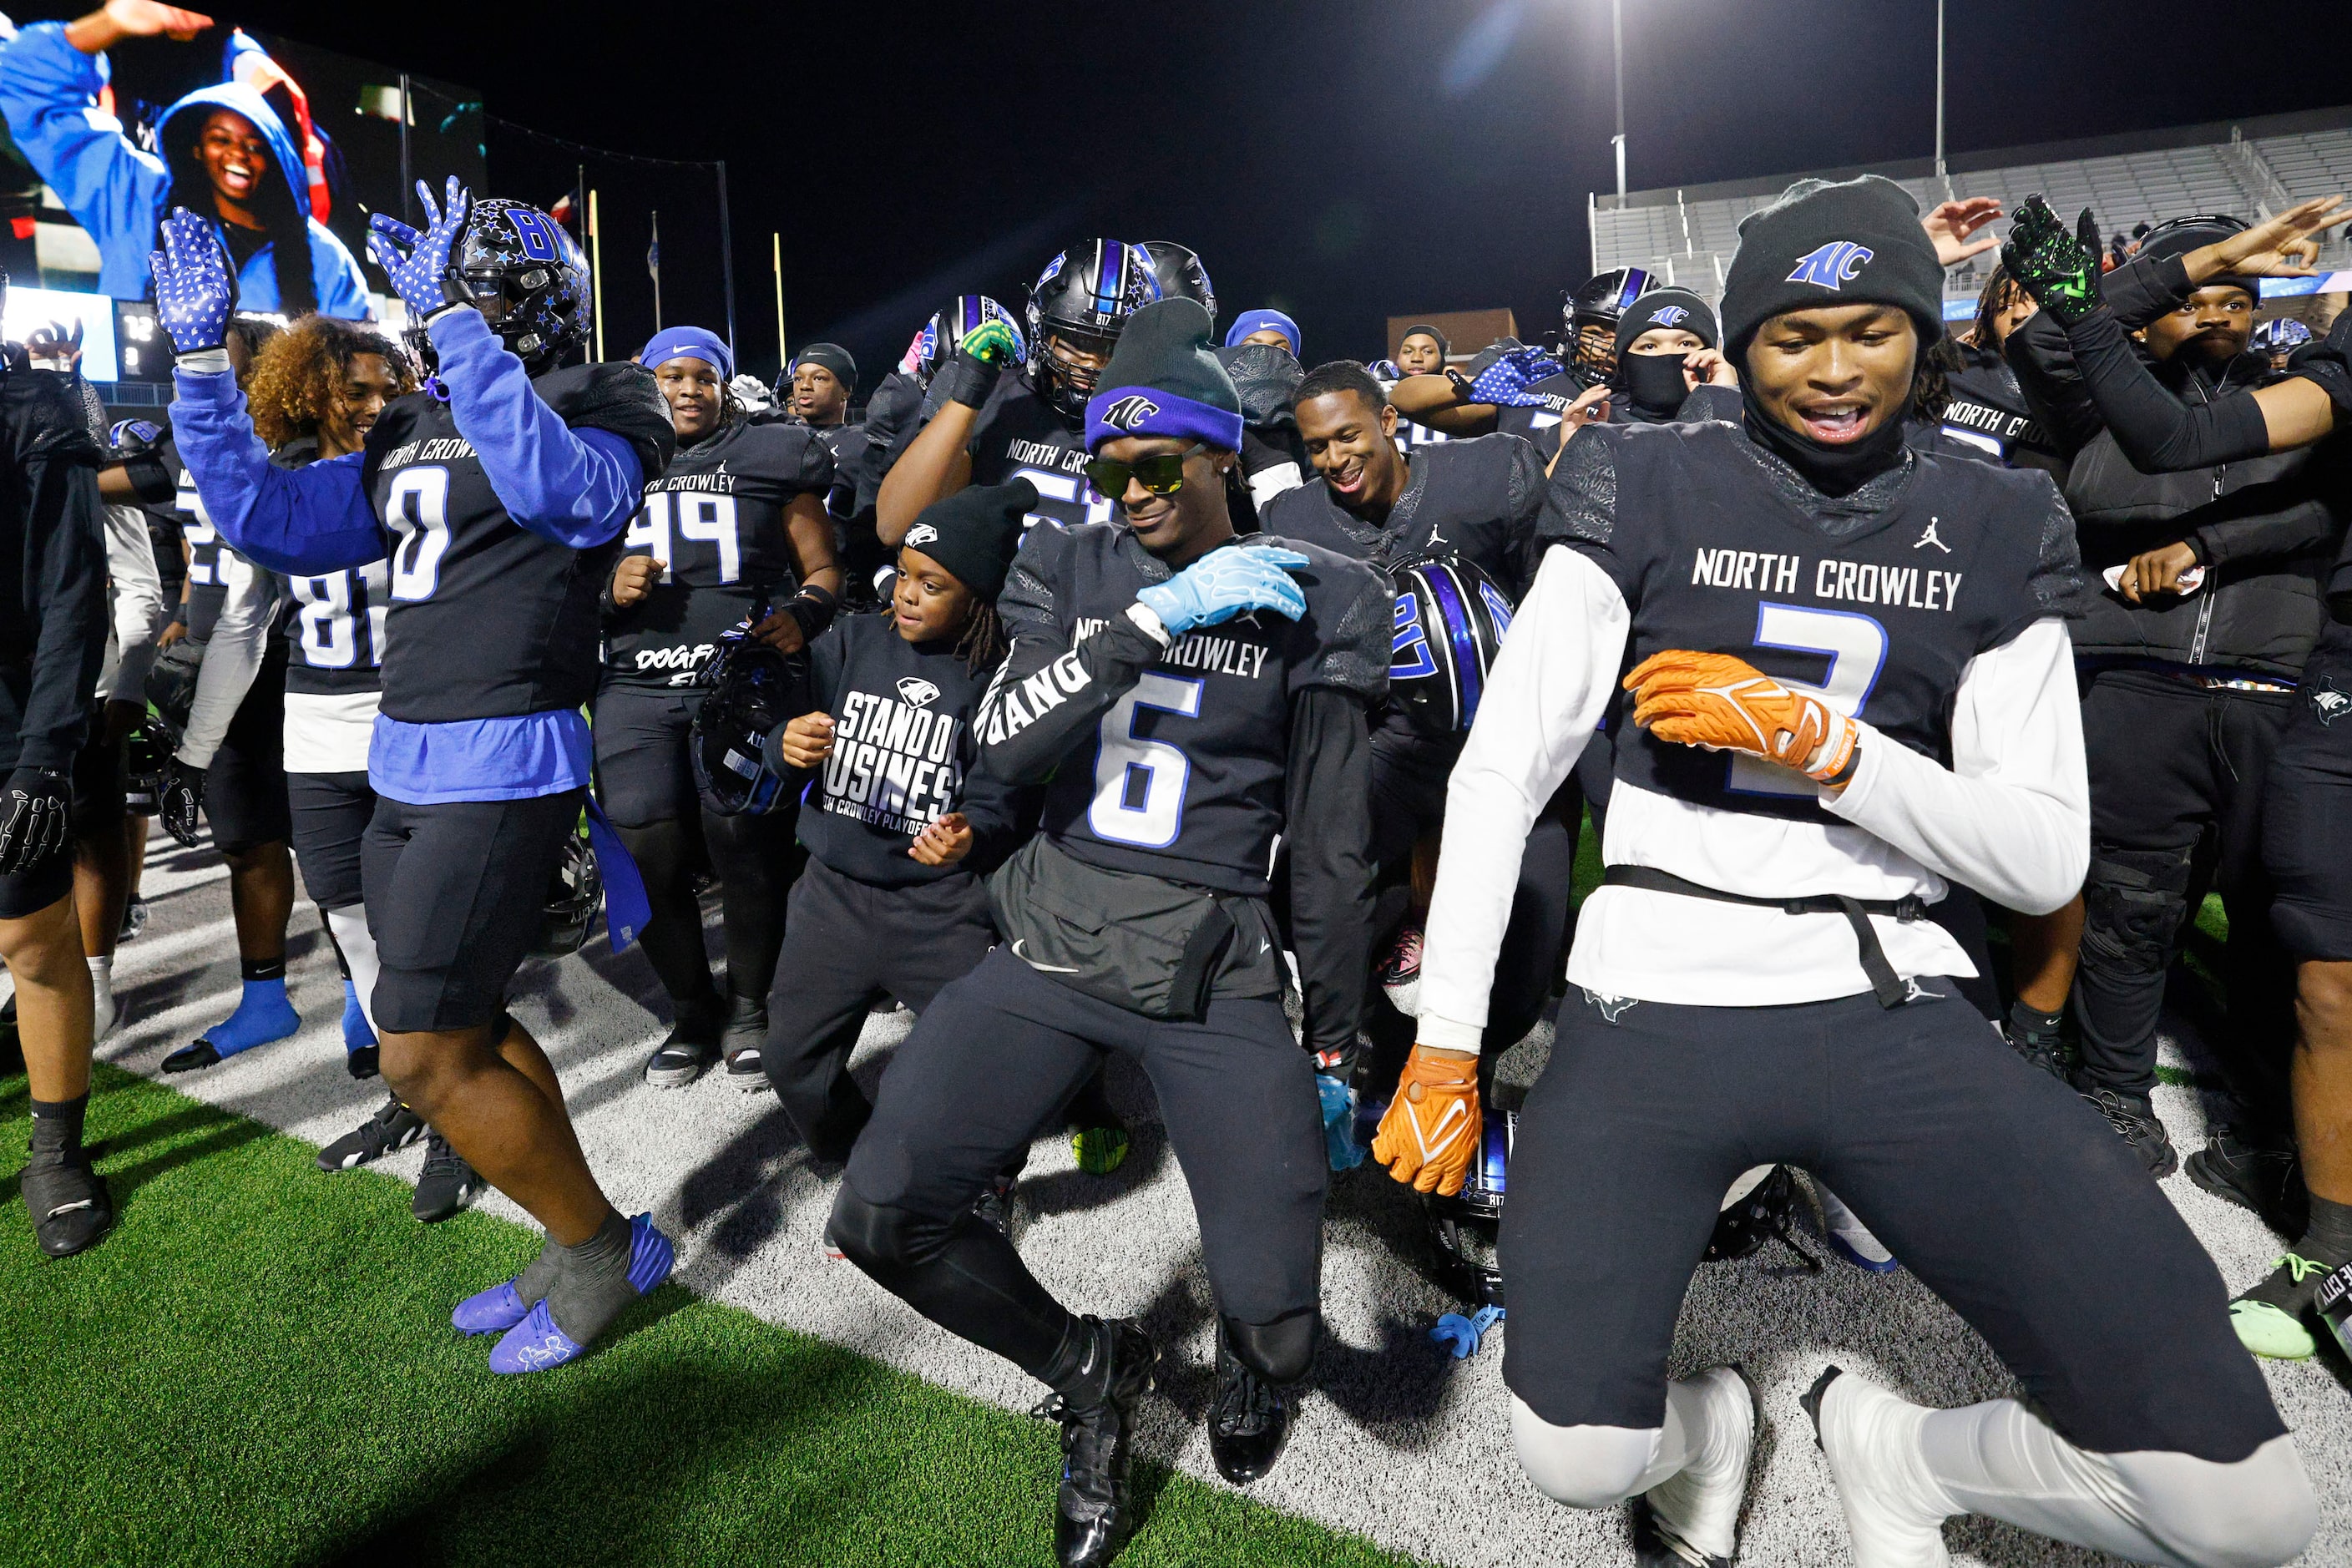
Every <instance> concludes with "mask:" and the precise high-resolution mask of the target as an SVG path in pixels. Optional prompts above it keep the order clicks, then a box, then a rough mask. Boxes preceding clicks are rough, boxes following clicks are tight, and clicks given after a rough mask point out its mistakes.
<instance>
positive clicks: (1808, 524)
mask: <svg viewBox="0 0 2352 1568" xmlns="http://www.w3.org/2000/svg"><path fill="white" fill-rule="evenodd" d="M1554 482H1555V487H1556V489H1559V492H1560V494H1559V505H1560V509H1561V516H1562V519H1563V521H1565V523H1566V525H1567V532H1566V535H1565V542H1567V543H1568V544H1569V546H1570V548H1572V549H1576V550H1579V551H1581V552H1584V553H1586V554H1588V555H1590V556H1591V558H1592V559H1593V560H1594V561H1595V562H1596V563H1599V564H1600V566H1601V569H1602V570H1603V571H1605V572H1607V573H1608V574H1609V575H1610V576H1611V578H1612V580H1614V581H1615V583H1616V584H1617V585H1618V588H1619V590H1620V591H1621V592H1622V593H1623V595H1624V596H1625V602H1626V604H1627V605H1628V606H1629V607H1630V608H1631V609H1632V611H1633V630H1632V635H1631V636H1630V637H1629V638H1628V640H1627V643H1626V648H1625V668H1627V669H1631V668H1633V666H1634V665H1637V664H1639V663H1640V662H1641V661H1642V660H1643V659H1645V658H1649V657H1650V656H1651V655H1652V654H1654V653H1660V652H1664V651H1665V650H1666V649H1669V648H1692V649H1696V650H1698V651H1701V652H1712V653H1725V654H1732V655H1736V656H1737V657H1738V658H1743V659H1746V660H1747V661H1748V663H1749V664H1751V665H1753V666H1755V667H1756V668H1758V669H1759V670H1761V671H1763V672H1764V673H1765V674H1767V675H1769V676H1771V677H1773V678H1774V679H1779V680H1782V681H1786V682H1788V683H1789V684H1790V685H1791V686H1797V687H1801V688H1802V689H1807V690H1810V691H1813V692H1817V693H1819V694H1820V695H1821V696H1822V697H1823V698H1824V699H1826V700H1828V701H1829V703H1830V704H1831V705H1832V707H1834V708H1836V709H1838V710H1840V711H1841V712H1844V713H1847V714H1850V715H1852V716H1853V717H1854V718H1857V719H1860V720H1863V721H1865V722H1867V723H1869V724H1870V725H1871V726H1872V727H1873V728H1874V729H1875V730H1876V731H1878V732H1879V733H1880V734H1882V735H1884V736H1885V737H1886V738H1887V739H1889V740H1891V741H1894V742H1897V743H1899V744H1901V745H1905V746H1908V747H1910V748H1911V749H1912V750H1913V751H1915V752H1920V753H1922V754H1923V755H1926V756H1929V757H1933V758H1935V759H1936V760H1937V762H1939V763H1944V764H1946V765H1947V766H1948V765H1949V764H1950V762H1951V738H1950V729H1949V725H1950V718H1951V710H1952V702H1953V698H1954V694H1955V693H1956V692H1957V691H1958V689H1959V684H1960V677H1961V675H1962V672H1963V671H1964V670H1965V669H1966V668H1967V667H1968V664H1969V660H1970V659H1972V658H1975V657H1976V656H1977V655H1978V654H1979V653H1983V652H1985V651H1987V650H1988V649H1990V648H1993V647H1999V646H2000V645H2001V644H2002V643H2004V642H2007V641H2008V640H2009V639H2010V638H2011V637H2015V636H2016V635H2017V634H2018V633H2019V632H2020V631H2021V630H2023V629H2024V628H2025V627H2026V626H2029V625H2031V624H2032V622H2034V621H2037V620H2040V619H2042V618H2044V617H2047V616H2063V615H2067V614H2070V613H2072V612H2073V611H2074V607H2075V605H2077V604H2078V603H2079V599H2080V595H2081V594H2082V573H2081V569H2080V565H2079V559H2078V557H2077V555H2076V552H2075V548H2074V526H2073V520H2072V518H2071V516H2070V515H2069V514H2068V512H2067V510H2066V507H2065V503H2064V501H2063V500H2061V499H2060V497H2059V495H2058V492H2057V488H2056V486H2054V485H2053V483H2052V482H2051V481H2050V479H2049V477H2048V476H2047V475H2044V474H2040V473H2035V472H2032V471H2028V470H2018V469H2009V468H1998V467H1995V466H1993V465H1991V464H1989V463H1980V462H1972V461H1969V460H1966V459H1958V458H1936V457H1932V456H1927V455H1925V454H1919V453H1916V452H1915V453H1913V454H1912V455H1911V456H1910V457H1909V458H1907V459H1906V462H1905V463H1904V465H1903V466H1902V467H1900V468H1895V469H1893V470H1891V471H1890V472H1888V473H1886V474H1885V475H1882V476H1880V477H1879V478H1878V479H1873V480H1871V481H1870V482H1869V483H1868V484H1865V485H1864V486H1863V487H1862V488H1861V489H1858V490H1856V491H1854V492H1853V495H1851V496H1848V497H1846V498H1844V500H1842V501H1840V500H1830V499H1829V498H1827V497H1824V496H1822V494H1820V493H1819V492H1818V491H1815V490H1813V489H1811V487H1810V486H1807V485H1805V484H1804V483H1803V481H1802V480H1801V479H1798V478H1797V476H1796V475H1795V473H1794V472H1793V471H1792V470H1790V468H1787V467H1786V466H1785V465H1783V464H1781V463H1780V461H1779V460H1778V459H1777V458H1771V457H1769V456H1767V455H1766V454H1765V453H1764V452H1763V451H1762V450H1761V449H1759V447H1756V446H1755V445H1754V444H1753V443H1752V442H1751V441H1749V439H1748V437H1746V436H1745V435H1744V434H1743V433H1741V431H1740V430H1739V429H1738V428H1737V427H1736V426H1730V425H1726V424H1694V425H1650V426H1594V427H1592V428H1591V429H1588V430H1586V431H1585V432H1583V433H1582V434H1580V435H1579V436H1578V437H1577V438H1576V439H1575V440H1573V441H1571V442H1570V443H1569V445H1568V448H1567V450H1566V452H1564V453H1563V454H1562V456H1561V458H1560V462H1559V469H1558V471H1557V472H1556V474H1555V477H1554ZM1616 776H1617V777H1618V778H1620V779H1623V780H1626V781H1627V782H1629V783H1632V784H1635V785H1638V786H1639V787H1641V788H1643V789H1647V790H1653V791H1656V792H1659V793H1662V794H1666V795H1674V796H1675V797H1676V798H1678V799H1682V800H1687V801H1691V802H1693V803H1695V804H1696V805H1706V806H1712V807H1715V808H1717V809H1719V810H1726V811H1742V812H1750V813H1757V814H1761V815H1765V816H1780V817H1788V818H1792V819H1796V820H1801V821H1811V822H1820V823H1824V824H1826V823H1830V822H1832V821H1834V820H1836V819H1835V818H1832V816H1830V815H1829V814H1828V813H1826V812H1824V811H1822V809H1821V807H1820V805H1818V804H1817V791H1816V788H1815V786H1814V784H1813V783H1812V781H1811V780H1810V779H1807V778H1805V777H1804V776H1803V775H1801V774H1800V773H1794V772H1792V771H1790V770H1789V769H1786V768H1782V767H1780V766H1778V765H1776V764H1774V763H1766V762H1763V761H1761V760H1759V759H1756V758H1751V757H1746V756H1738V755H1734V754H1731V753H1728V752H1709V751H1704V750H1702V749H1700V748H1698V747H1695V746H1685V745H1680V744H1676V743H1675V742H1667V741H1662V740H1659V739H1657V738H1656V737H1654V736H1653V735H1652V734H1651V733H1650V732H1649V731H1646V730H1641V729H1636V728H1633V727H1632V726H1630V725H1628V726H1626V727H1624V728H1623V729H1622V731H1621V732H1620V734H1619V738H1618V742H1617V752H1616Z"/></svg>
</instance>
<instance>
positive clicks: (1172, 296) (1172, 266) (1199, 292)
mask: <svg viewBox="0 0 2352 1568" xmlns="http://www.w3.org/2000/svg"><path fill="white" fill-rule="evenodd" d="M1136 248H1137V249H1139V250H1140V251H1142V252H1143V254H1144V256H1145V257H1146V258H1149V259H1150V263H1151V275H1152V277H1154V278H1156V279H1159V281H1160V298H1161V299H1163V300H1199V301H1200V303H1201V305H1202V307H1203V308H1204V309H1205V310H1207V311H1208V312H1209V320H1210V321H1211V322H1212V323H1214V322H1215V321H1216V319H1217V290H1216V289H1215V288H1214V287H1213V285H1211V283H1210V282H1209V269H1208V268H1205V267H1203V266H1202V265H1201V258H1199V257H1198V256H1195V255H1194V254H1193V253H1192V250H1191V249H1190V248H1188V247H1184V246H1181V245H1178V244H1177V243H1175V241H1173V240H1167V239H1147V240H1145V241H1144V242H1143V243H1142V244H1141V245H1139V246H1138V247H1136Z"/></svg>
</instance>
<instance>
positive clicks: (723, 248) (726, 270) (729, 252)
mask: <svg viewBox="0 0 2352 1568" xmlns="http://www.w3.org/2000/svg"><path fill="white" fill-rule="evenodd" d="M719 276H720V277H721V278H723V279H725V280H726V283H727V352H728V353H730V354H732V353H734V352H735V229H734V226H733V225H731V224H730V223H729V222H728V220H727V160H726V159H724V158H721V159H719Z"/></svg>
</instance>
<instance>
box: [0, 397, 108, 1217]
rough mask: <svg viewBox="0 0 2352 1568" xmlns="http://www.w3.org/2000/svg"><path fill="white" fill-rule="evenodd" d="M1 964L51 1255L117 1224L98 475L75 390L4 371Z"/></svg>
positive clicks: (32, 1179) (27, 1172)
mask: <svg viewBox="0 0 2352 1568" xmlns="http://www.w3.org/2000/svg"><path fill="white" fill-rule="evenodd" d="M0 438H5V442H6V448H5V450H6V458H5V463H6V466H7V470H8V479H9V486H8V499H7V500H6V502H5V505H0V766H5V768H6V769H7V770H8V771H7V773H6V774H5V777H0V959H5V960H6V961H7V964H8V973H9V975H10V977H11V978H12V979H13V980H14V981H15V982H16V994H15V997H14V1002H15V1005H16V1031H17V1037H18V1039H19V1040H20V1041H21V1042H22V1045H23V1049H24V1054H25V1073H26V1079H27V1089H28V1090H29V1092H30V1095H31V1098H32V1110H33V1136H32V1148H31V1152H30V1155H29V1157H28V1158H27V1159H26V1163H25V1165H24V1167H23V1169H22V1170H21V1172H20V1173H19V1174H18V1178H17V1189H18V1191H20V1192H21V1193H23V1194H24V1197H25V1207H26V1212H27V1214H28V1215H30V1217H31V1219H32V1222H33V1236H34V1238H35V1239H36V1240H37V1241H38V1242H39V1243H40V1247H41V1250H42V1251H43V1252H44V1253H46V1254H47V1255H48V1256H49V1257H51V1258H65V1257H68V1256H70V1255H71V1254H73V1253H77V1252H79V1251H81V1250H82V1249H83V1248H84V1247H89V1246H90V1245H91V1244H92V1243H93V1242H95V1241H97V1240H98V1238H99V1237H100V1236H102V1235H104V1234H105V1232H106V1229H107V1227H108V1226H110V1225H111V1224H113V1222H114V1209H113V1205H112V1202H111V1200H110V1198H109V1196H108V1194H107V1190H106V1182H105V1179H104V1178H103V1177H101V1176H100V1175H99V1174H98V1173H97V1172H96V1171H94V1170H92V1169H91V1168H90V1159H89V1152H87V1151H85V1150H84V1148H83V1147H82V1121H83V1118H84V1115H85V1113H86V1112H87V1111H88V1110H89V1053H90V1040H91V1025H92V1021H93V1020H92V1014H91V988H90V971H89V966H88V965H87V964H86V963H84V962H83V958H84V955H83V952H82V940H81V928H80V926H79V923H78V922H77V920H76V917H75V905H74V850H73V844H72V836H71V827H70V819H71V815H72V811H73V795H74V788H73V785H74V780H73V777H72V770H73V765H74V759H75V756H76V754H77V753H78V752H80V751H81V750H82V742H83V737H84V735H85V733H86V731H87V729H88V726H89V722H90V699H91V695H92V693H94V692H95V691H96V690H97V689H98V679H99V669H100V664H101V662H102V660H103V658H104V657H105V653H106V627H107V588H106V547H105V545H104V543H103V542H102V541H103V538H104V532H105V531H104V526H103V524H102V522H101V521H100V504H101V503H100V500H99V492H98V475H97V470H98V465H99V463H100V459H101V458H103V456H104V448H103V447H100V444H99V442H98V439H97V437H95V436H93V435H92V434H91V432H90V431H89V428H88V427H87V425H86V423H85V420H84V417H83V410H82V405H81V400H80V396H79V389H78V387H77V386H76V384H75V383H74V381H73V379H72V378H70V377H68V376H63V375H57V374H51V373H49V372H47V371H34V370H26V369H22V368H15V369H5V368H0Z"/></svg>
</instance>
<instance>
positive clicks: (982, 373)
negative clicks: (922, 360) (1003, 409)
mask: <svg viewBox="0 0 2352 1568" xmlns="http://www.w3.org/2000/svg"><path fill="white" fill-rule="evenodd" d="M1003 372H1004V367H1003V365H995V364H990V363H988V362H987V361H985V360H979V359H974V358H973V357H972V356H971V355H970V354H968V353H964V352H963V350H961V349H958V350H956V352H955V358H953V359H951V360H950V361H948V363H946V364H944V365H942V366H940V380H941V381H942V382H943V383H945V384H946V391H947V396H948V400H949V401H950V402H951V403H961V404H962V405H964V406H965V407H966V408H978V407H981V406H982V405H985V404H986V403H987V402H988V395H989V394H990V393H992V392H993V391H995V390H996V378H997V377H998V376H999V375H1001V374H1003Z"/></svg>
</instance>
